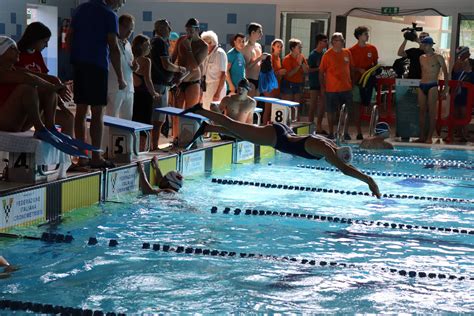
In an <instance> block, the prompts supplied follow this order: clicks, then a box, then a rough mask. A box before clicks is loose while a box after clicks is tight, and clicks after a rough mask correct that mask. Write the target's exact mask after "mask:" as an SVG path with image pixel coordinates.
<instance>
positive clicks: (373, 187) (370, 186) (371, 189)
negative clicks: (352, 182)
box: [367, 177, 382, 199]
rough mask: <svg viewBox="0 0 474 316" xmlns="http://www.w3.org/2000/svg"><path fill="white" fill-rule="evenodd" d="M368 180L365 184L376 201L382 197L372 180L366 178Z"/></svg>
mask: <svg viewBox="0 0 474 316" xmlns="http://www.w3.org/2000/svg"><path fill="white" fill-rule="evenodd" d="M368 178H369V179H368V180H367V184H368V185H369V188H370V191H372V194H373V195H375V196H376V197H377V199H380V197H381V196H382V195H381V194H380V191H379V187H378V185H377V183H375V181H374V179H372V178H371V177H368Z"/></svg>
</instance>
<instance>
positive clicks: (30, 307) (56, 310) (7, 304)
mask: <svg viewBox="0 0 474 316" xmlns="http://www.w3.org/2000/svg"><path fill="white" fill-rule="evenodd" d="M0 309H9V310H11V311H29V312H33V313H39V314H61V315H80V316H103V315H105V316H125V314H121V313H111V312H109V313H104V312H103V311H100V310H91V309H82V308H73V307H64V306H59V305H55V306H53V305H51V304H39V303H33V302H25V301H13V300H3V299H2V300H0Z"/></svg>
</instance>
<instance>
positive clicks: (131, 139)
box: [87, 115, 153, 163]
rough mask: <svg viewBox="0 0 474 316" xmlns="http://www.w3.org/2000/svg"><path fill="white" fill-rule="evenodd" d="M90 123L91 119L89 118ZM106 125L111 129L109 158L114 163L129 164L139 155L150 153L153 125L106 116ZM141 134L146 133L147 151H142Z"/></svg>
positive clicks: (108, 149)
mask: <svg viewBox="0 0 474 316" xmlns="http://www.w3.org/2000/svg"><path fill="white" fill-rule="evenodd" d="M87 120H88V121H90V117H87ZM104 125H105V126H108V127H109V139H108V146H107V154H108V158H109V159H110V160H112V161H114V162H119V163H129V162H131V161H132V160H133V159H136V158H137V157H138V155H140V154H143V153H147V152H149V151H150V144H151V137H150V131H151V130H152V129H153V125H149V124H143V123H139V122H134V121H130V120H125V119H121V118H118V117H113V116H107V115H104ZM140 132H145V135H146V145H145V151H140Z"/></svg>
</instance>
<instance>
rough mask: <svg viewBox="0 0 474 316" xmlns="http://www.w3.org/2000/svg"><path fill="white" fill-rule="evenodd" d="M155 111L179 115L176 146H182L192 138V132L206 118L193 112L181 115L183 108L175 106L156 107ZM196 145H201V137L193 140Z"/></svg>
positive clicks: (195, 130)
mask: <svg viewBox="0 0 474 316" xmlns="http://www.w3.org/2000/svg"><path fill="white" fill-rule="evenodd" d="M155 111H156V112H159V113H161V114H166V115H173V116H178V117H179V137H178V146H179V147H184V146H186V145H187V144H189V142H191V140H192V139H193V136H194V134H196V132H197V130H198V129H199V127H200V126H201V123H202V122H203V121H207V120H208V119H207V118H206V117H204V116H202V115H199V114H194V113H187V114H185V115H183V116H182V115H181V112H183V109H178V108H175V107H171V106H167V107H164V108H156V109H155ZM195 144H196V146H198V147H201V146H202V138H201V139H198V140H197V141H196V142H195Z"/></svg>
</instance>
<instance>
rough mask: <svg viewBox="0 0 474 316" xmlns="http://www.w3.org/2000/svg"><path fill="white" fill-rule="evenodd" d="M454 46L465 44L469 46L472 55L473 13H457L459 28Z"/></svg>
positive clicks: (473, 36) (473, 47)
mask: <svg viewBox="0 0 474 316" xmlns="http://www.w3.org/2000/svg"><path fill="white" fill-rule="evenodd" d="M456 46H467V47H469V48H470V51H471V56H472V55H474V13H473V14H464V13H461V14H459V30H458V34H457V45H456Z"/></svg>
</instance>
